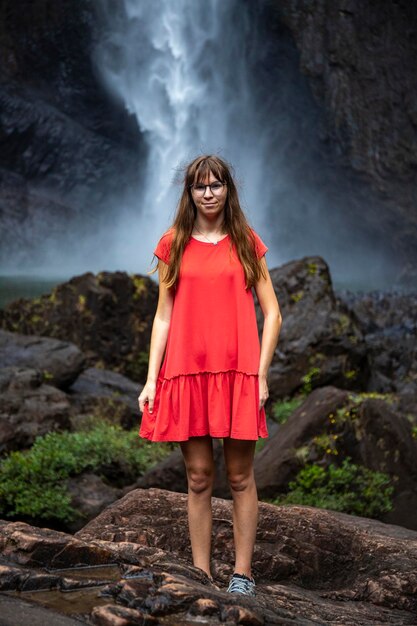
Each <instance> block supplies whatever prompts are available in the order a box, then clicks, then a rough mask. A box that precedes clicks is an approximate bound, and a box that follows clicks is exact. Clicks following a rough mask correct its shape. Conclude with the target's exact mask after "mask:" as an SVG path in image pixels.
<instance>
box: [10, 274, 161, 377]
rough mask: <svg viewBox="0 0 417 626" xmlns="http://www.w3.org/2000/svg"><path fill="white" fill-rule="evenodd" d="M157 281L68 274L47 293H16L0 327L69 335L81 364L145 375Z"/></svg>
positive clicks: (137, 276) (137, 277) (131, 375)
mask: <svg viewBox="0 0 417 626" xmlns="http://www.w3.org/2000/svg"><path fill="white" fill-rule="evenodd" d="M157 298H158V286H157V284H156V283H155V282H154V281H152V280H151V279H150V278H148V277H146V276H141V275H139V274H127V273H126V272H100V273H98V274H93V273H92V272H87V273H85V274H82V275H79V276H74V277H73V278H71V280H69V281H68V282H65V283H61V284H60V285H58V286H57V287H55V288H54V289H53V290H52V292H51V293H50V294H47V295H43V296H41V297H40V298H34V299H32V300H26V299H23V298H20V299H18V300H15V301H14V302H11V303H10V304H9V305H7V306H6V307H5V309H4V311H3V312H2V322H1V323H2V326H3V328H5V329H7V330H11V331H15V332H21V333H25V334H28V335H32V334H36V335H42V336H48V337H55V338H58V339H64V340H65V341H72V342H73V343H74V344H75V345H77V346H78V347H79V348H80V349H81V350H82V351H83V352H84V354H85V356H86V361H87V365H88V366H91V367H94V366H98V367H101V368H105V369H110V370H113V371H116V372H120V373H121V374H124V375H126V376H128V377H129V378H131V379H132V380H135V381H139V380H142V379H143V377H144V376H145V377H146V372H147V362H148V353H149V342H150V334H151V327H152V321H153V316H154V314H155V310H156V304H157Z"/></svg>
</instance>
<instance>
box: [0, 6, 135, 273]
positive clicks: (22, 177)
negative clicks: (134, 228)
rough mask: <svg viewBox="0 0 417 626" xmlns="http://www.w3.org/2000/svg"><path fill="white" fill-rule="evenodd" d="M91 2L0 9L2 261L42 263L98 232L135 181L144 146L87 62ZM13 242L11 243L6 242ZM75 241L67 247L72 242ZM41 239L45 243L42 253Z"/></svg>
mask: <svg viewBox="0 0 417 626" xmlns="http://www.w3.org/2000/svg"><path fill="white" fill-rule="evenodd" d="M96 8H97V7H96V6H95V4H94V3H93V2H90V0H86V1H84V0H75V1H74V2H73V1H72V0H58V1H57V2H54V3H51V4H49V3H45V2H44V0H34V1H33V2H30V3H25V6H24V10H22V7H21V6H20V5H19V4H17V3H16V2H14V1H13V0H5V2H3V12H2V28H1V29H0V103H1V109H2V119H1V122H0V132H1V136H2V151H1V155H0V233H1V235H2V237H1V238H2V247H1V253H0V258H1V260H2V261H3V262H5V263H7V262H8V260H9V259H10V257H11V256H12V257H13V259H14V260H15V262H16V263H20V262H24V263H25V264H26V265H27V264H28V263H29V264H30V263H32V262H33V261H34V259H35V258H36V260H37V261H38V262H45V260H46V261H47V259H48V255H47V248H49V247H51V246H52V245H56V246H57V249H58V248H60V249H61V251H62V249H64V248H65V249H66V250H67V251H68V253H69V254H70V253H71V248H72V247H73V243H72V242H71V243H69V241H68V231H70V232H71V234H72V235H73V236H74V237H75V236H76V234H78V235H82V234H83V233H84V234H85V233H86V231H87V232H90V233H91V234H92V236H95V235H96V234H97V223H98V220H97V216H98V214H99V216H100V218H101V219H103V217H105V215H106V214H107V213H108V212H109V206H110V204H111V201H112V199H113V200H114V197H115V196H117V197H119V198H120V197H122V196H123V195H124V194H125V193H126V189H128V188H131V187H132V186H135V185H136V184H137V183H138V171H137V162H138V159H140V158H141V157H143V155H144V145H143V142H142V140H141V136H140V133H139V129H138V127H137V124H136V122H135V121H134V120H133V116H130V115H129V114H128V113H127V112H126V110H125V109H124V107H123V106H121V105H120V104H119V103H118V102H116V101H115V100H114V99H113V98H112V97H111V96H110V95H109V94H108V93H107V92H106V90H105V88H104V87H103V86H102V84H101V82H100V80H99V77H98V74H97V70H96V68H95V67H94V62H93V61H92V56H93V51H94V46H95V42H96V37H97V32H96V28H97V15H96ZM11 235H12V236H11ZM72 241H74V240H72ZM45 242H47V243H48V244H49V245H48V246H45Z"/></svg>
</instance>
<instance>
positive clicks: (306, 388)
mask: <svg viewBox="0 0 417 626" xmlns="http://www.w3.org/2000/svg"><path fill="white" fill-rule="evenodd" d="M319 374H320V368H319V367H311V368H310V369H309V371H308V372H307V374H304V376H302V377H301V382H302V383H303V386H302V388H301V393H302V394H303V395H308V394H309V393H311V391H312V389H313V381H314V380H315V379H317V378H318V376H319Z"/></svg>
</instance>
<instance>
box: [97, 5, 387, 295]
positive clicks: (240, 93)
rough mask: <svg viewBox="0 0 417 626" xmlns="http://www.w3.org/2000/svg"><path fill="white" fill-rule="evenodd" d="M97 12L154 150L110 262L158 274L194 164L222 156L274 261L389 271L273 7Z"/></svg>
mask: <svg viewBox="0 0 417 626" xmlns="http://www.w3.org/2000/svg"><path fill="white" fill-rule="evenodd" d="M97 7H98V9H99V21H100V39H99V41H98V43H97V45H96V48H95V50H94V62H95V64H96V67H97V68H98V70H99V72H100V75H101V77H102V79H103V81H104V83H105V85H106V86H107V88H108V90H110V91H111V92H112V93H113V94H114V97H115V98H118V99H119V100H121V101H122V102H123V103H124V105H125V107H126V109H127V110H128V111H129V112H130V113H131V114H132V115H134V116H135V118H136V120H137V124H138V127H139V129H140V132H141V134H142V136H143V138H144V139H145V141H146V145H147V154H148V156H147V159H146V162H145V163H138V179H139V173H140V179H141V180H142V181H144V182H143V185H142V188H141V190H140V192H138V193H137V195H136V197H135V198H134V199H133V200H132V201H131V202H130V203H126V202H124V203H123V202H121V206H119V207H117V208H115V211H114V218H115V219H114V220H113V222H112V225H111V229H110V235H109V233H108V232H107V233H106V235H105V237H104V238H103V240H102V241H105V242H106V243H105V244H104V245H102V248H103V247H104V248H105V253H106V255H107V256H106V257H105V258H107V259H108V260H109V262H108V264H107V266H109V265H113V266H114V265H115V264H116V263H117V265H118V267H122V268H123V269H126V270H130V271H137V272H145V271H147V270H148V269H149V265H150V260H151V258H152V250H153V248H154V246H155V244H156V242H157V239H158V238H159V236H160V235H161V234H162V232H163V231H164V230H165V229H166V228H167V227H168V226H169V224H170V223H171V221H172V219H173V216H174V213H175V210H176V207H177V203H178V200H179V196H180V192H181V180H180V175H181V174H182V171H181V167H182V166H183V165H185V164H186V163H188V162H189V161H190V160H191V159H193V158H194V157H195V156H197V155H198V154H202V153H218V154H220V155H221V156H223V157H224V158H225V159H226V160H227V161H228V162H229V163H231V164H232V166H233V167H234V170H235V174H236V179H237V184H238V191H239V196H240V200H241V204H242V208H243V209H244V211H245V213H246V215H247V216H248V219H249V222H250V223H251V225H252V226H254V227H255V228H256V229H257V230H258V232H259V234H260V235H261V237H262V238H263V239H264V241H265V243H266V244H267V245H268V246H269V248H270V249H269V253H268V257H267V258H268V263H269V266H270V267H271V266H275V265H278V264H281V263H283V262H285V261H289V260H291V259H294V258H299V257H301V256H306V255H311V254H320V255H321V256H323V257H324V259H325V260H326V261H327V262H328V263H329V265H330V269H331V272H332V275H333V278H334V279H336V281H339V282H344V283H345V284H347V283H349V284H350V286H354V284H355V283H356V285H358V284H359V283H361V282H362V283H365V285H364V286H365V287H368V286H369V284H371V283H373V284H374V285H376V284H377V283H378V282H379V283H381V282H383V281H384V280H385V279H386V277H387V271H388V268H387V261H386V252H385V250H384V246H383V244H382V242H381V241H380V240H379V239H378V235H377V233H373V232H372V226H371V225H369V224H367V223H366V213H365V210H366V211H367V213H368V214H371V212H372V211H373V212H377V210H378V208H377V205H376V206H372V203H373V201H372V199H370V198H368V197H367V196H368V195H369V193H368V192H367V191H366V189H365V190H364V189H363V188H362V189H359V191H356V188H355V184H356V183H354V184H352V181H350V180H347V175H346V171H345V170H343V169H342V167H341V166H339V165H338V162H337V156H336V157H335V155H334V154H333V155H332V154H330V153H329V149H328V146H326V142H325V141H323V135H324V137H325V131H323V128H325V122H324V119H323V112H322V110H321V109H320V107H318V106H317V104H316V103H315V102H314V100H313V98H312V95H311V91H310V87H309V85H308V83H307V81H306V79H305V78H304V77H303V76H302V75H301V74H300V71H299V56H298V52H297V50H296V48H295V44H294V42H293V40H292V37H291V36H290V35H289V33H288V31H287V30H286V29H285V28H284V27H283V26H282V25H281V26H279V19H278V17H277V11H278V9H277V8H276V7H275V5H274V4H273V3H270V2H268V1H267V0H258V1H257V2H252V1H251V0H119V1H118V2H113V1H112V0H97ZM271 24H272V25H271ZM268 29H269V30H268ZM326 151H327V152H326ZM329 154H330V156H329ZM374 204H375V203H374ZM361 206H362V207H363V211H362V213H363V215H364V217H365V219H362V218H361V219H358V214H359V215H360V214H361V211H360V210H359V211H358V208H357V207H361ZM352 207H353V208H354V209H355V210H352ZM365 207H366V209H365ZM97 260H98V259H97ZM364 267H366V268H367V273H366V275H364V272H363V268H364Z"/></svg>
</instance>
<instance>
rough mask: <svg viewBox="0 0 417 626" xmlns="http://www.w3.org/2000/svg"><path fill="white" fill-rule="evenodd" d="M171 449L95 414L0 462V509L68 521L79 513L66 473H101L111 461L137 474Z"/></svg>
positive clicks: (42, 438) (4, 512)
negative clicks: (79, 427)
mask: <svg viewBox="0 0 417 626" xmlns="http://www.w3.org/2000/svg"><path fill="white" fill-rule="evenodd" d="M171 449H172V446H169V445H168V444H162V445H161V444H159V445H157V446H155V445H154V444H152V443H151V442H147V441H144V440H142V439H140V438H139V436H138V434H137V432H136V429H135V430H132V431H125V430H123V429H122V428H121V427H120V426H118V425H115V424H109V423H108V422H106V421H103V420H101V421H98V420H97V419H95V420H94V419H91V420H89V423H88V426H87V427H86V429H85V430H82V431H79V432H61V433H57V432H54V433H48V434H47V435H45V436H43V437H37V438H36V440H35V442H34V444H33V446H32V448H31V449H30V450H27V451H17V452H11V453H10V454H8V455H7V456H6V457H5V458H4V459H3V460H2V461H1V462H0V514H2V515H6V516H19V515H24V516H29V517H34V518H46V519H57V520H61V521H65V522H68V521H72V520H73V519H75V518H76V517H77V515H79V513H78V512H77V511H76V510H75V509H74V508H73V507H72V506H71V497H70V494H69V492H68V490H67V486H66V479H67V478H69V477H70V476H76V475H77V474H80V473H81V472H83V471H85V470H90V471H94V472H95V473H98V474H102V473H103V471H104V469H105V468H106V467H108V466H111V465H114V464H119V465H120V466H121V467H123V469H124V471H125V472H127V473H129V472H130V473H132V474H133V475H140V474H142V473H143V472H144V471H146V469H148V468H149V467H150V466H151V465H153V464H154V463H156V462H157V461H159V460H160V459H161V458H163V457H164V456H166V455H167V454H168V453H169V452H170V451H171Z"/></svg>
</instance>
